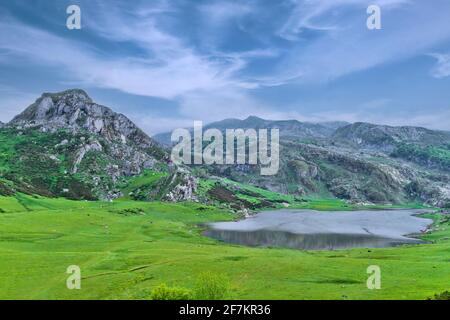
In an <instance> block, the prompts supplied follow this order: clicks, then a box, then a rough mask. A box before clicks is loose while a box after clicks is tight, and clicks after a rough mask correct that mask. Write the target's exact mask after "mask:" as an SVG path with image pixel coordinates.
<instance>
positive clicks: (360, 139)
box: [332, 122, 450, 152]
mask: <svg viewBox="0 0 450 320" xmlns="http://www.w3.org/2000/svg"><path fill="white" fill-rule="evenodd" d="M332 140H333V141H335V142H338V143H340V144H343V145H350V146H353V147H356V148H358V149H372V150H378V151H383V152H392V151H394V150H395V148H396V145H397V144H398V143H416V144H420V145H441V144H445V143H448V142H449V141H450V133H448V132H443V131H433V130H429V129H425V128H420V127H391V126H383V125H375V124H370V123H363V122H357V123H354V124H351V125H348V126H345V127H341V128H338V129H337V130H336V132H335V133H334V134H333V136H332Z"/></svg>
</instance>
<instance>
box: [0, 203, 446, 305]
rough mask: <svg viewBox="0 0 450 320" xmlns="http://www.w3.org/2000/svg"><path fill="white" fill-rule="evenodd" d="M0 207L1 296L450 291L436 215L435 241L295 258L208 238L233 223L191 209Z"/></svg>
mask: <svg viewBox="0 0 450 320" xmlns="http://www.w3.org/2000/svg"><path fill="white" fill-rule="evenodd" d="M313 204H314V203H313ZM315 205H316V206H317V207H320V208H332V207H333V206H334V205H338V204H337V203H335V202H327V201H323V202H320V201H319V200H317V203H316V204H315ZM0 208H1V209H2V211H0V299H149V298H150V297H151V292H152V290H153V289H155V288H158V287H160V286H161V285H162V284H166V285H167V286H169V287H177V288H185V289H187V290H194V289H195V286H196V283H197V279H198V277H199V276H200V275H201V274H204V273H205V272H206V273H209V274H213V275H214V274H215V275H219V276H223V277H226V279H228V280H229V282H230V296H231V297H233V298H236V299H426V298H428V297H432V296H434V295H435V294H438V293H442V292H445V291H447V290H449V289H450V283H449V279H450V258H449V257H450V240H449V238H450V222H449V219H448V218H446V217H443V216H438V215H429V216H430V217H432V218H433V219H435V221H436V223H437V225H438V227H437V230H436V231H435V232H433V233H431V234H429V235H426V236H425V239H427V240H430V241H433V242H434V243H433V244H427V245H419V246H402V247H397V248H387V249H370V250H367V249H354V250H344V251H299V250H287V249H269V248H264V249H263V248H248V247H241V246H235V245H227V244H223V243H220V242H217V241H214V240H212V239H209V238H205V237H203V236H202V235H201V231H202V230H201V228H200V227H199V226H198V225H199V224H201V223H204V222H207V221H223V220H232V219H234V216H233V215H232V214H230V213H229V212H226V211H221V210H218V209H216V208H213V207H206V206H204V205H200V204H194V203H178V204H168V203H158V202H153V203H149V202H136V201H129V200H121V201H115V202H112V203H105V202H85V201H70V200H65V199H46V198H42V197H30V196H25V195H20V196H18V197H0ZM70 265H78V266H80V267H81V274H82V281H81V290H68V289H67V288H66V279H67V277H68V274H66V269H67V267H68V266H70ZM369 265H379V266H380V267H381V270H382V289H381V290H368V289H367V288H366V280H367V276H368V275H367V274H366V269H367V267H368V266H369Z"/></svg>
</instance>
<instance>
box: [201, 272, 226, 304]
mask: <svg viewBox="0 0 450 320" xmlns="http://www.w3.org/2000/svg"><path fill="white" fill-rule="evenodd" d="M194 293H195V299H197V300H222V299H225V298H226V297H227V296H228V294H229V282H228V279H227V278H226V277H225V276H222V275H218V274H214V273H211V272H205V273H202V274H200V275H199V277H198V279H197V283H196V285H195V290H194Z"/></svg>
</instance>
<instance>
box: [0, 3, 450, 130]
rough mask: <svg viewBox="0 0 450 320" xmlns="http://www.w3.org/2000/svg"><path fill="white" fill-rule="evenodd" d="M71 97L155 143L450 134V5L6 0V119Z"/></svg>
mask: <svg viewBox="0 0 450 320" xmlns="http://www.w3.org/2000/svg"><path fill="white" fill-rule="evenodd" d="M74 4H75V5H78V6H79V7H80V9H81V29H80V30H69V29H68V28H67V26H66V20H67V18H68V16H69V14H67V12H66V10H67V7H68V6H69V5H74ZM369 5H378V6H379V7H380V9H381V29H379V30H376V29H375V30H370V29H369V28H367V23H366V21H367V19H368V17H369V16H370V14H368V13H367V8H368V6H369ZM70 88H81V89H84V90H86V92H88V94H89V95H90V96H91V97H92V98H93V99H94V101H96V102H97V103H100V104H103V105H106V106H109V107H111V108H112V109H113V110H114V111H116V112H120V113H123V114H125V115H126V116H128V117H129V118H130V119H131V120H133V121H134V122H136V123H137V124H138V125H139V126H140V127H141V128H142V129H144V130H145V131H146V132H147V133H149V134H156V133H159V132H164V131H169V130H172V129H175V128H179V127H191V126H192V124H193V121H194V120H202V121H204V122H205V123H208V122H212V121H217V120H222V119H225V118H239V119H244V118H246V117H248V116H250V115H256V116H259V117H262V118H265V119H273V120H282V119H297V120H299V121H310V122H321V121H348V122H358V121H364V122H372V123H378V124H389V125H414V126H424V127H428V128H432V129H441V130H450V1H448V0H429V1H424V0H368V1H366V0H333V1H330V0H278V1H273V0H239V1H238V0H236V1H234V0H146V1H141V0H134V1H125V0H124V1H120V0H103V1H96V0H86V1H75V0H72V1H66V0H14V1H10V0H0V121H3V122H7V121H9V120H10V119H11V118H12V117H13V116H14V115H16V114H18V113H19V112H21V111H22V110H23V109H24V108H26V107H27V106H28V105H30V104H31V103H32V102H34V101H35V100H36V99H37V98H38V97H39V96H40V95H41V94H42V93H43V92H58V91H62V90H66V89H70Z"/></svg>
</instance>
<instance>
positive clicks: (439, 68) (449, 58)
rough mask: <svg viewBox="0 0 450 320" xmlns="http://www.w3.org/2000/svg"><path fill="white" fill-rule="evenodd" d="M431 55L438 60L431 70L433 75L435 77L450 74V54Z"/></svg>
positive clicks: (443, 76)
mask: <svg viewBox="0 0 450 320" xmlns="http://www.w3.org/2000/svg"><path fill="white" fill-rule="evenodd" d="M430 56H431V57H433V58H435V59H436V60H437V61H436V65H435V66H434V68H433V69H432V70H431V75H432V76H433V77H435V78H445V77H448V76H450V54H443V53H432V54H430Z"/></svg>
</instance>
